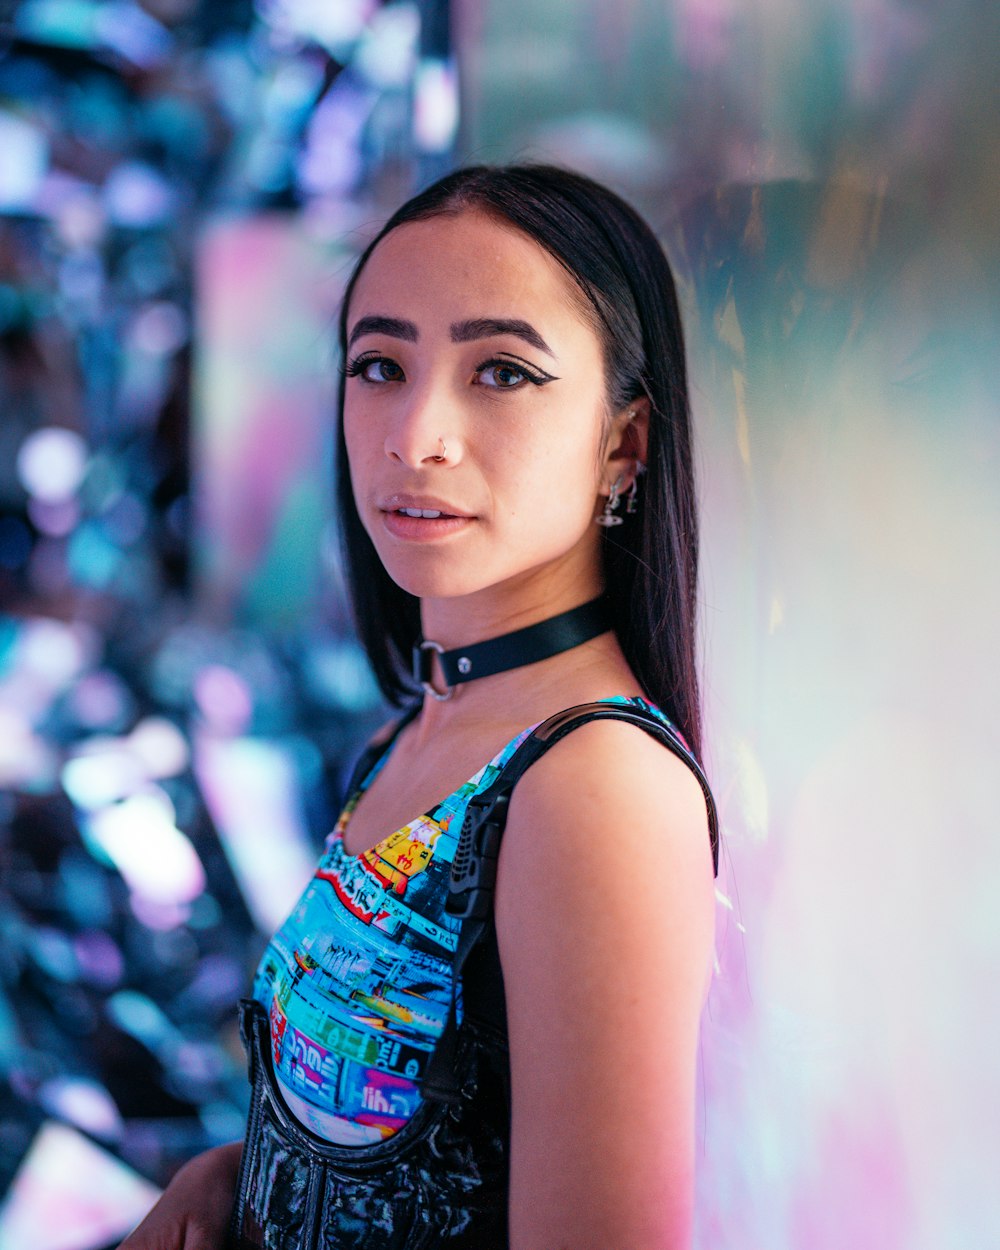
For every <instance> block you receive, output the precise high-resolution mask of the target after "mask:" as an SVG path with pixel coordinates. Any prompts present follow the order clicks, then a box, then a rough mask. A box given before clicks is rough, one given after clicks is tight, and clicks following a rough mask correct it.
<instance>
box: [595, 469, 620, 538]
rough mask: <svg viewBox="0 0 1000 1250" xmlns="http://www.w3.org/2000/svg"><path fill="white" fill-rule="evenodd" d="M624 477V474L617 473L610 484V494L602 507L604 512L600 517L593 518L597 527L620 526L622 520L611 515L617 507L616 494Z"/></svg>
mask: <svg viewBox="0 0 1000 1250" xmlns="http://www.w3.org/2000/svg"><path fill="white" fill-rule="evenodd" d="M624 476H625V475H624V473H619V474H618V476H617V478H615V480H614V481H613V482H612V483H611V493H610V495H608V498H607V502H606V503H605V505H604V511H603V512H602V513H601V515H600V516H595V517H594V521H595V522H596V523H597V524H598V525H604V526H608V525H621V523H622V518H621V517H620V516H614V515H613V513H614V511H615V509H616V508H617V507H618V494H619V490H620V488H621V480H622V478H623V477H624Z"/></svg>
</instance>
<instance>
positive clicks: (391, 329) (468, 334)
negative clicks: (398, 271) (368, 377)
mask: <svg viewBox="0 0 1000 1250" xmlns="http://www.w3.org/2000/svg"><path fill="white" fill-rule="evenodd" d="M449 330H450V333H451V341H452V342H453V343H471V342H473V341H474V340H476V339H488V338H495V337H497V336H498V335H501V334H510V335H513V336H514V338H519V339H524V341H525V342H526V343H529V344H530V345H531V346H532V347H537V348H538V350H539V351H543V352H546V353H547V354H548V355H549V356H551V357H552V358H553V359H555V356H556V354H555V352H554V351H553V350H552V348H551V347H549V345H548V343H546V341H545V340H544V339H543V338H542V336H541V335H540V334H539V333H538V331H537V330H536V329H535V327H534V326H533V325H531V324H530V322H527V321H521V320H520V319H518V318H516V317H477V318H475V319H474V320H471V321H455V322H452V324H451V326H450V327H449ZM364 334H385V335H388V336H389V337H390V338H394V339H405V341H406V342H407V343H416V341H417V340H418V338H419V337H420V332H419V331H418V330H417V327H416V326H415V325H414V324H413V322H412V321H404V320H403V319H402V318H400V317H383V316H380V315H372V316H368V317H362V318H361V320H360V321H358V323H357V324H356V325H355V327H354V329H353V330H352V331H351V334H350V338H348V340H347V346H348V347H350V346H351V345H352V344H353V343H354V341H355V340H356V339H359V338H361V336H362V335H364Z"/></svg>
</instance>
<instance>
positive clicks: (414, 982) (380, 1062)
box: [253, 695, 678, 1146]
mask: <svg viewBox="0 0 1000 1250" xmlns="http://www.w3.org/2000/svg"><path fill="white" fill-rule="evenodd" d="M600 702H602V703H623V704H629V705H634V706H641V707H644V708H646V709H647V710H650V711H652V712H653V713H655V714H656V715H657V716H659V717H660V719H661V720H663V721H664V722H665V723H666V724H667V725H669V726H670V727H671V728H672V729H674V732H675V733H676V732H678V731H677V728H676V726H674V725H673V723H672V722H671V721H670V720H669V719H668V718H667V717H666V716H665V715H664V714H663V712H661V711H660V709H659V708H658V707H656V706H655V704H651V703H649V702H647V701H646V700H644V699H641V698H628V697H627V696H625V695H614V696H612V697H610V698H608V699H602V700H600ZM536 724H541V721H538V722H536ZM535 727H536V726H535V725H529V726H528V728H527V729H524V730H522V731H521V732H520V733H519V734H517V735H516V736H515V737H514V738H512V739H511V740H510V742H508V743H507V744H506V746H504V747H503V748H502V749H501V750H500V751H498V752H497V754H496V755H494V757H493V758H492V759H491V760H490V761H489V762H488V763H487V764H485V765H484V766H483V767H482V768H481V769H480V770H479V771H478V772H477V773H476V774H475V775H474V776H473V777H470V778H469V780H468V781H466V782H465V783H464V784H463V785H461V786H459V788H458V789H457V790H455V791H454V793H452V794H449V795H448V796H447V797H446V798H445V799H443V800H442V801H441V802H440V803H438V804H437V806H436V807H434V808H432V809H431V810H430V811H429V812H424V814H423V815H421V816H417V817H416V818H415V819H414V820H412V821H410V822H409V824H406V825H404V826H403V827H402V828H401V829H397V830H396V831H395V832H393V833H391V834H389V836H388V837H386V838H383V839H382V841H381V842H379V843H378V844H377V845H376V846H374V847H373V848H372V849H371V850H368V851H364V852H362V853H361V854H360V855H356V856H355V855H350V854H348V853H347V851H345V849H344V845H343V835H344V830H345V829H346V828H347V825H348V822H349V820H350V817H351V812H352V811H353V810H354V807H355V805H356V804H357V802H358V800H359V798H360V797H361V795H362V794H363V793H364V791H365V790H366V789H367V788H368V786H370V785H371V783H372V781H374V779H375V777H377V776H378V774H379V772H380V771H381V769H382V768H383V766H384V765H385V762H386V760H387V759H388V758H389V755H390V754H391V751H392V743H393V741H394V738H393V739H392V740H390V742H389V744H388V745H387V747H386V750H385V751H384V752H383V754H382V755H381V756H380V757H379V758H378V760H377V761H376V763H375V764H374V766H373V767H372V768H371V769H370V770H369V772H368V774H367V775H366V776H365V777H363V778H362V779H361V781H360V783H359V785H358V787H357V789H356V790H355V791H354V793H353V794H350V795H348V796H347V800H346V803H345V805H344V809H343V811H342V812H341V813H340V817H339V818H338V820H337V823H336V826H335V828H334V830H333V832H332V833H331V834H330V835H329V837H328V838H327V840H326V844H325V849H324V852H323V855H322V856H321V858H320V861H319V865H318V867H317V869H316V872H315V874H314V875H313V878H312V880H311V881H310V883H309V885H308V886H307V887H306V889H305V891H304V893H303V894H302V897H301V898H300V899H299V901H298V903H297V905H296V906H295V908H294V910H293V911H292V913H291V915H290V916H289V917H288V919H287V920H286V921H285V923H284V924H283V925H282V926H281V928H280V929H279V930H278V931H277V933H275V935H274V936H273V937H272V938H271V941H270V943H269V944H268V946H267V949H266V950H265V952H264V955H263V957H262V958H261V961H260V964H259V965H258V968H257V973H256V977H255V980H254V988H253V996H254V998H255V999H257V1001H258V1002H259V1003H260V1004H261V1005H262V1006H263V1007H264V1008H265V1009H266V1010H267V1011H268V1012H269V1016H270V1024H271V1044H272V1051H273V1059H274V1069H275V1074H276V1076H277V1079H278V1084H279V1086H280V1088H281V1092H282V1094H283V1095H284V1098H285V1101H286V1102H287V1104H288V1106H289V1108H290V1109H291V1111H292V1112H293V1114H294V1115H295V1116H297V1118H298V1119H299V1120H300V1121H301V1122H302V1123H303V1124H305V1125H306V1126H307V1127H308V1128H310V1129H311V1130H312V1131H313V1132H314V1133H316V1134H318V1135H319V1136H320V1137H323V1138H325V1139H326V1140H327V1141H331V1142H335V1143H337V1144H339V1145H358V1146H361V1145H366V1144H368V1143H370V1142H377V1141H381V1140H382V1139H383V1138H385V1137H389V1136H390V1135H391V1134H392V1133H394V1132H396V1131H397V1130H398V1129H399V1128H400V1127H401V1126H402V1125H403V1124H405V1123H406V1121H407V1120H408V1119H409V1118H410V1117H411V1116H412V1115H413V1113H414V1111H415V1110H416V1109H417V1107H418V1106H419V1104H420V1082H421V1077H422V1074H423V1072H424V1069H425V1068H426V1066H427V1063H428V1061H429V1059H430V1056H431V1054H432V1053H433V1050H434V1045H435V1043H436V1041H437V1039H438V1037H439V1036H440V1034H441V1031H442V1029H443V1028H444V1023H445V1019H446V1017H447V1012H448V1005H449V1002H450V1000H451V980H452V977H451V960H452V956H453V954H454V951H455V947H456V944H457V942H458V932H459V929H460V927H461V921H460V920H459V919H458V918H456V917H453V916H450V915H449V914H448V913H447V912H446V911H445V900H446V899H447V897H448V881H449V877H450V873H451V862H452V859H453V857H454V854H455V848H456V846H457V843H458V837H459V834H460V833H461V830H462V820H463V817H464V815H465V809H466V806H467V804H468V802H469V799H470V798H471V797H472V796H473V795H474V794H478V793H479V792H480V791H483V790H485V789H486V788H487V787H488V786H489V785H490V784H491V783H492V782H493V780H494V779H495V777H496V775H497V773H498V772H499V771H500V769H501V768H503V766H504V765H505V764H506V763H507V761H508V760H509V759H510V757H511V756H512V755H513V754H514V752H515V751H516V750H517V748H518V747H519V746H520V745H521V743H522V742H523V741H524V739H525V738H527V736H528V735H529V734H530V733H531V731H532V730H533V729H534V728H535ZM457 1012H458V1020H459V1022H461V1019H462V999H461V989H460V988H459V992H458V996H457Z"/></svg>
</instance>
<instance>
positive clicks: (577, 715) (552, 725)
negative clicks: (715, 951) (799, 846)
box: [421, 703, 719, 1103]
mask: <svg viewBox="0 0 1000 1250" xmlns="http://www.w3.org/2000/svg"><path fill="white" fill-rule="evenodd" d="M591 720H624V721H631V722H632V724H635V725H639V726H641V727H642V728H643V729H645V730H646V731H647V732H648V733H650V734H652V736H653V737H654V738H657V739H658V740H659V741H660V742H662V743H663V744H664V745H665V746H666V747H668V748H669V749H670V750H671V751H673V752H674V754H675V755H677V756H679V757H680V758H681V759H682V760H684V762H685V763H686V764H687V765H688V766H689V767H690V768H691V770H692V772H694V774H695V776H696V777H697V778H698V781H699V782H700V784H701V788H702V792H703V794H704V795H705V803H706V806H707V809H708V827H709V839H710V842H711V848H712V868H713V872H714V873H715V875H718V870H719V826H718V814H717V812H716V807H715V800H714V798H713V796H712V791H711V788H710V787H709V784H708V780H707V778H706V777H705V774H704V772H703V771H702V769H701V767H700V766H699V764H698V762H697V760H696V759H695V758H694V756H693V755H692V754H691V752H690V751H689V750H688V748H687V747H686V746H685V745H684V743H683V742H682V741H681V740H680V738H679V737H678V736H677V734H676V733H675V732H674V731H673V730H671V729H670V728H669V727H668V726H667V725H665V724H664V723H663V721H661V720H660V719H659V718H658V717H656V716H654V715H653V713H652V712H645V711H643V710H641V709H640V708H635V707H627V706H625V705H624V704H620V703H580V704H577V705H576V706H575V707H571V708H567V709H566V710H565V711H562V712H557V713H556V714H555V715H554V716H550V717H549V718H548V720H545V721H543V722H542V724H540V725H538V726H536V728H535V729H534V731H533V732H532V733H531V734H529V735H528V737H527V738H526V739H525V740H524V742H522V743H521V745H520V746H519V747H518V749H517V750H516V751H515V752H514V754H513V755H512V756H511V758H510V759H509V760H508V761H507V763H506V765H505V766H504V767H503V769H502V770H501V771H500V773H499V775H498V776H497V777H496V778H494V781H493V784H492V785H490V786H489V787H488V788H487V789H486V790H484V791H483V792H482V794H477V795H473V797H472V798H471V799H470V800H469V803H468V805H467V807H466V811H465V819H464V820H463V822H462V832H461V834H460V835H459V840H458V847H457V848H456V851H455V858H454V861H453V863H452V867H451V881H450V885H449V895H448V901H447V903H446V904H445V910H446V911H448V912H449V913H450V914H451V915H454V916H460V917H461V918H462V928H461V931H460V933H459V939H458V945H457V947H456V949H455V954H454V957H453V961H452V990H451V1005H450V1008H449V1011H448V1018H447V1020H446V1021H445V1026H444V1029H443V1031H442V1033H441V1036H440V1037H439V1039H438V1042H437V1045H436V1046H435V1048H434V1053H433V1055H432V1056H431V1060H430V1062H429V1063H428V1065H427V1069H426V1071H425V1073H424V1077H423V1080H422V1082H421V1092H422V1094H423V1096H424V1097H426V1098H432V1099H438V1100H440V1101H442V1102H451V1103H453V1102H457V1101H458V1100H459V1097H460V1091H459V1089H458V1086H457V1083H456V1080H455V1075H454V1058H455V1045H456V1041H457V1034H458V1028H457V1023H456V1014H457V1013H456V996H457V992H458V985H459V983H460V982H459V978H460V977H461V975H462V971H463V969H464V968H465V966H466V963H467V961H468V959H469V956H470V955H471V953H472V951H473V949H474V948H475V947H476V946H477V945H478V944H479V942H480V940H481V939H482V937H483V935H484V933H486V932H487V930H488V929H489V928H490V926H491V925H492V921H493V887H494V884H495V882H496V872H497V861H498V859H499V854H500V840H501V838H502V837H503V831H504V828H505V827H506V823H507V809H508V804H509V802H510V795H511V791H512V790H513V789H514V786H515V785H516V784H517V782H518V780H519V779H520V778H521V777H522V776H523V775H524V773H525V772H526V770H527V769H528V768H530V767H531V765H532V764H534V763H535V761H536V760H537V759H539V758H540V757H541V756H542V755H544V754H545V752H546V751H547V750H548V749H549V747H551V746H554V745H555V744H556V743H557V742H558V741H559V740H560V739H561V738H564V737H565V736H566V734H568V733H570V732H571V731H572V730H573V729H576V728H577V727H578V726H580V725H584V724H586V723H587V722H588V721H591ZM495 984H498V985H499V987H500V988H501V990H502V977H500V978H497V979H496V981H495ZM499 1008H502V1004H500V1005H499ZM491 1014H492V1015H493V1016H494V1018H496V1019H499V1020H502V1019H503V1018H504V1017H503V1012H502V1010H501V1009H498V1008H497V1007H494V1009H493V1011H492V1012H491Z"/></svg>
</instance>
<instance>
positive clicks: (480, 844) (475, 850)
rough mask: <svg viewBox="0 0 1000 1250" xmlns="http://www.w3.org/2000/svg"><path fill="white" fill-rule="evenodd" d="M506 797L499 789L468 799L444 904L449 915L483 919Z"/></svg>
mask: <svg viewBox="0 0 1000 1250" xmlns="http://www.w3.org/2000/svg"><path fill="white" fill-rule="evenodd" d="M509 799H510V794H509V793H502V794H497V795H494V797H493V798H486V797H485V796H482V795H479V796H476V797H474V798H472V799H470V800H469V804H468V806H467V807H466V809H465V819H464V820H463V821H462V832H461V835H460V836H459V839H458V846H457V847H456V848H455V858H454V860H453V861H452V865H451V880H450V881H449V883H448V898H447V899H446V900H445V905H444V907H445V911H446V912H447V913H448V914H449V915H450V916H458V917H460V918H461V919H463V920H465V919H476V920H485V919H486V918H487V917H488V916H489V915H490V914H491V912H492V909H493V886H494V883H495V882H496V879H497V860H498V858H499V854H500V839H501V837H502V834H503V826H504V823H505V821H506V817H507V810H506V809H507V803H508V801H509ZM477 800H478V801H477Z"/></svg>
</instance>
